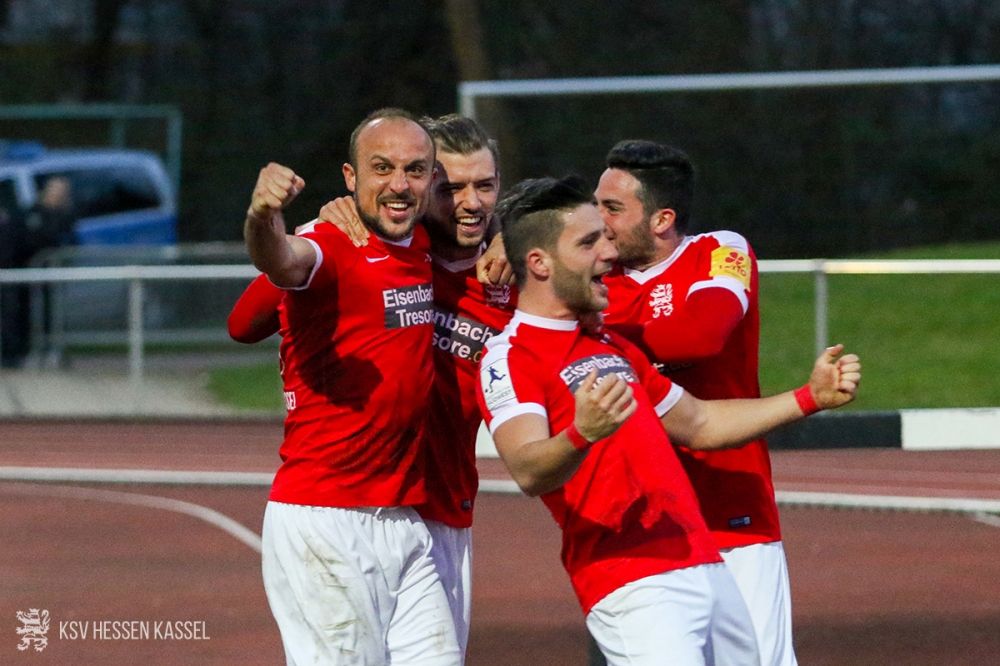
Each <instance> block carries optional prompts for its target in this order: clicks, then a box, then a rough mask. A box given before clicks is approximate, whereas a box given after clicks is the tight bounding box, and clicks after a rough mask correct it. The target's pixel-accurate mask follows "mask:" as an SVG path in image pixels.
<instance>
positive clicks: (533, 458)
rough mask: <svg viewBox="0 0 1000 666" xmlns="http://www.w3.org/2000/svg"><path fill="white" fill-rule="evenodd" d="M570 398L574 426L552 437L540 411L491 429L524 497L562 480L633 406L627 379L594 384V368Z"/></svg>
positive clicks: (614, 378)
mask: <svg viewBox="0 0 1000 666" xmlns="http://www.w3.org/2000/svg"><path fill="white" fill-rule="evenodd" d="M574 396H575V397H576V414H575V418H574V419H573V424H572V425H571V426H570V427H569V428H566V429H565V430H563V431H562V432H560V433H558V434H556V435H555V436H551V437H550V436H549V424H548V421H547V419H546V418H545V417H543V416H541V415H539V414H522V415H520V416H515V417H514V418H512V419H510V420H509V421H504V422H503V423H501V424H500V425H499V426H498V427H497V429H496V432H494V433H493V440H494V442H495V443H496V447H497V452H498V453H499V454H500V457H501V458H502V459H503V461H504V464H505V465H506V466H507V470H508V471H509V472H510V475H511V476H512V477H514V480H515V481H516V482H517V485H518V486H520V488H521V490H523V491H524V492H525V493H526V494H528V495H531V496H537V495H541V494H542V493H547V492H549V491H552V490H555V489H556V488H558V487H560V486H562V485H563V484H564V483H566V481H568V480H569V478H570V477H571V476H573V474H574V473H576V470H577V469H578V468H579V467H580V463H581V462H583V459H584V458H585V457H586V456H587V450H588V449H589V447H590V445H591V444H592V443H594V442H596V441H598V440H600V439H603V438H605V437H607V436H609V435H611V434H612V433H614V432H615V431H616V430H618V428H619V427H620V426H621V425H622V424H623V423H625V421H627V420H628V418H629V417H630V416H632V414H633V413H635V410H636V406H637V405H636V401H635V398H634V397H633V395H632V387H630V386H629V385H628V382H626V381H625V380H623V379H622V378H621V377H618V376H617V375H607V376H606V377H605V378H604V379H602V380H601V381H600V382H598V381H597V371H596V370H594V371H592V372H591V373H590V375H588V376H587V378H586V379H585V380H584V381H583V384H581V385H580V388H578V389H577V391H576V393H575V394H574Z"/></svg>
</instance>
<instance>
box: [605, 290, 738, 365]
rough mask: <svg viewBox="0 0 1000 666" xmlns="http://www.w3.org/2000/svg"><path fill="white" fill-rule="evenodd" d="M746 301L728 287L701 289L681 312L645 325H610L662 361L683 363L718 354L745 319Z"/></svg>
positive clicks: (610, 327)
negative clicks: (741, 299)
mask: <svg viewBox="0 0 1000 666" xmlns="http://www.w3.org/2000/svg"><path fill="white" fill-rule="evenodd" d="M743 314H744V312H743V304H742V303H740V300H739V299H738V298H737V297H736V295H735V294H734V293H733V292H731V291H729V290H728V289H722V288H718V287H713V288H708V289H700V290H698V291H696V292H694V293H693V294H691V295H690V296H689V297H688V298H687V301H686V302H685V303H684V305H683V307H682V309H681V311H680V312H675V313H673V314H672V315H671V316H669V317H657V318H655V319H651V320H649V321H647V322H645V323H644V324H608V325H607V326H608V328H609V329H611V330H612V331H615V332H616V333H618V334H619V335H621V336H623V337H625V338H626V339H628V340H629V341H630V342H632V343H634V344H636V345H638V346H639V347H640V348H641V349H642V350H643V351H644V352H646V353H647V354H648V355H650V356H651V357H652V358H653V359H654V360H656V361H657V362H659V363H684V362H691V361H700V360H703V359H706V358H711V357H713V356H717V355H718V354H719V353H720V352H721V351H722V348H723V347H724V346H725V344H726V340H728V339H729V336H730V334H732V332H733V330H734V329H735V328H736V326H737V325H738V324H739V323H740V321H741V320H742V319H743Z"/></svg>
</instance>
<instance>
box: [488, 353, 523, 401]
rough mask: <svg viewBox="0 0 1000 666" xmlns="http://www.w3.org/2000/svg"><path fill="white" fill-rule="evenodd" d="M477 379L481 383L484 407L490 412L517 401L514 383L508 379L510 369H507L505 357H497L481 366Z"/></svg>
mask: <svg viewBox="0 0 1000 666" xmlns="http://www.w3.org/2000/svg"><path fill="white" fill-rule="evenodd" d="M479 381H480V382H482V384H483V397H484V398H485V399H486V408H487V409H488V410H490V411H491V412H495V411H496V410H497V408H499V407H502V406H503V405H505V404H507V403H508V402H517V396H516V395H515V394H514V384H513V382H511V381H510V370H508V369H507V359H505V358H501V359H497V360H496V361H493V362H492V363H490V364H489V365H487V366H484V367H483V368H481V369H480V371H479Z"/></svg>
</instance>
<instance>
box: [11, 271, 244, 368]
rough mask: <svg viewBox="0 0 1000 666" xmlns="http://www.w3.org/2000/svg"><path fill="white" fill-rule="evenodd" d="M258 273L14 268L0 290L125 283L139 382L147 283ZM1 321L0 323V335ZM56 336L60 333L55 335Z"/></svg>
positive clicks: (133, 359) (130, 347)
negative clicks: (95, 283)
mask: <svg viewBox="0 0 1000 666" xmlns="http://www.w3.org/2000/svg"><path fill="white" fill-rule="evenodd" d="M259 274H260V271H258V270H257V269H256V268H254V267H253V266H247V265H208V266H94V267H70V268H16V269H5V270H0V289H2V288H3V287H4V286H5V285H16V284H26V285H45V284H67V283H78V282H125V283H127V284H128V308H127V323H126V328H127V330H128V336H127V340H128V350H129V352H128V355H129V364H128V365H129V377H130V379H131V380H132V382H133V383H135V384H136V385H139V384H141V383H142V376H143V365H144V361H143V356H144V353H145V346H146V339H145V329H144V326H143V308H144V305H145V297H144V296H145V288H146V283H147V282H157V281H173V280H252V279H254V278H255V277H257V276H258V275H259ZM2 326H3V322H0V335H2ZM55 334H56V335H59V332H56V333H55Z"/></svg>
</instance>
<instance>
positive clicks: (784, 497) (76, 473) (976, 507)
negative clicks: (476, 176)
mask: <svg viewBox="0 0 1000 666" xmlns="http://www.w3.org/2000/svg"><path fill="white" fill-rule="evenodd" d="M273 479H274V475H273V474H267V473H251V472H197V471H174V470H144V469H77V468H59V467H0V480H8V481H50V482H51V481H72V482H78V483H80V482H84V483H165V484H203V485H242V486H269V485H270V484H271V481H272V480H273ZM39 487H43V486H39ZM479 489H480V490H481V491H482V492H484V493H501V494H511V495H517V494H520V493H521V489H520V488H519V487H518V485H517V483H516V482H514V481H513V480H511V479H481V480H480V482H479ZM90 492H108V491H96V490H95V491H90ZM111 494H114V495H124V496H126V497H143V496H141V495H131V494H128V493H111ZM775 497H776V499H777V501H778V504H780V505H782V506H829V507H841V508H858V509H896V510H907V511H951V512H961V513H986V514H1000V500H984V499H971V498H958V497H910V496H902V495H876V494H857V493H819V492H795V491H782V490H779V491H776V492H775ZM152 499H159V500H161V501H163V502H175V501H176V500H166V499H163V498H152ZM132 503H136V502H132ZM178 504H181V505H184V504H186V503H185V502H178ZM188 506H192V507H194V506H197V505H193V504H192V505H188ZM159 508H164V507H159ZM197 508H199V509H202V510H205V511H211V509H205V508H204V507H197ZM175 510H179V509H175ZM182 513H189V512H188V511H182ZM191 515H195V514H191ZM219 515H221V514H219ZM199 517H201V516H199ZM222 517H223V518H225V516H222ZM225 519H226V520H229V519H228V518H225ZM209 522H211V521H209ZM237 525H238V523H237ZM240 528H242V529H244V530H245V529H246V528H244V527H243V526H242V525H240ZM247 531H249V530H247ZM251 534H253V533H252V532H251ZM234 536H235V535H234ZM253 536H254V539H256V542H255V544H256V545H254V544H249V545H251V546H252V547H254V548H258V549H259V547H260V546H259V544H260V538H259V537H257V535H255V534H254V535H253ZM238 538H239V537H238Z"/></svg>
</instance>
